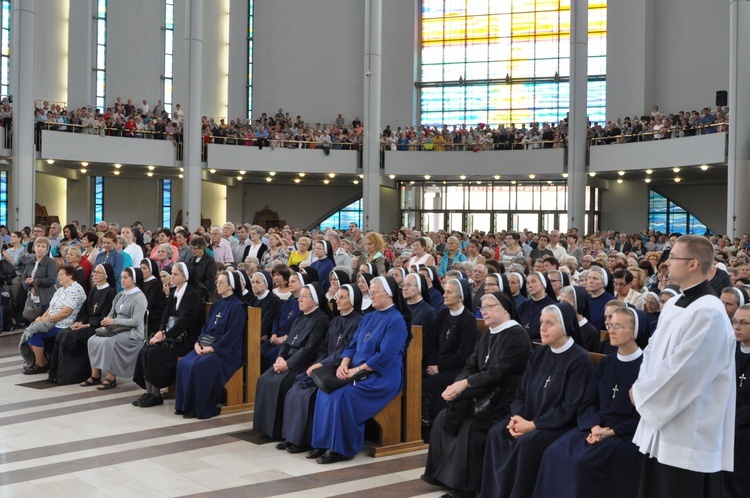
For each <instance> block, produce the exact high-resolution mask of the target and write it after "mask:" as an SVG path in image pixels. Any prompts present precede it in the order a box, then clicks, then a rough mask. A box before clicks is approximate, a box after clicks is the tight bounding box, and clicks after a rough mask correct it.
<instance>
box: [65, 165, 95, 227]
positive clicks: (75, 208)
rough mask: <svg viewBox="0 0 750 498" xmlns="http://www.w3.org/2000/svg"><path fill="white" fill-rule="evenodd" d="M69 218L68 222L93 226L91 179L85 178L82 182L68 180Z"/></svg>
mask: <svg viewBox="0 0 750 498" xmlns="http://www.w3.org/2000/svg"><path fill="white" fill-rule="evenodd" d="M67 182H68V185H67V192H68V206H67V212H68V218H67V220H66V221H67V222H70V221H73V220H78V222H79V223H80V224H82V225H86V226H91V224H92V222H93V221H94V218H93V214H94V206H93V198H92V195H91V193H92V192H91V177H90V176H84V177H83V178H82V179H80V180H71V179H68V180H67Z"/></svg>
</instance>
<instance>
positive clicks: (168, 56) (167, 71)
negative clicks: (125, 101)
mask: <svg viewBox="0 0 750 498" xmlns="http://www.w3.org/2000/svg"><path fill="white" fill-rule="evenodd" d="M173 70H174V0H165V2H164V74H163V75H162V80H163V81H164V101H163V104H164V110H165V111H167V112H168V113H169V115H170V116H171V115H172V100H173V95H174V79H173Z"/></svg>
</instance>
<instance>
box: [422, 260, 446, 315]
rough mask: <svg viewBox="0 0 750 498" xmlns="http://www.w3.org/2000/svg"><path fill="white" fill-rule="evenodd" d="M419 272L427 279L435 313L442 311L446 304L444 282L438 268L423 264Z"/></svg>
mask: <svg viewBox="0 0 750 498" xmlns="http://www.w3.org/2000/svg"><path fill="white" fill-rule="evenodd" d="M419 273H421V274H422V275H424V277H425V279H427V287H428V288H429V292H430V302H431V304H432V307H433V308H435V313H440V312H441V311H443V308H445V305H444V304H443V284H442V282H440V277H439V276H438V272H437V268H435V267H434V266H422V267H420V268H419Z"/></svg>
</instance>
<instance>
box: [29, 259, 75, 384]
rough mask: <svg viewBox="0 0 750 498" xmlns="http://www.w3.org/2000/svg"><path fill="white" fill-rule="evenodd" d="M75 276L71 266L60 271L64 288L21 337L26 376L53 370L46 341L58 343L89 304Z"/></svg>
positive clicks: (59, 290) (58, 290)
mask: <svg viewBox="0 0 750 498" xmlns="http://www.w3.org/2000/svg"><path fill="white" fill-rule="evenodd" d="M75 274H76V271H75V269H74V268H73V267H71V266H63V267H61V268H60V270H58V272H57V279H58V281H59V282H60V285H61V287H60V288H59V289H57V291H55V294H54V295H53V296H52V300H51V301H50V304H49V308H47V310H46V311H45V312H44V313H43V314H42V316H40V317H39V318H37V319H36V320H35V321H34V323H32V324H31V325H29V327H28V328H27V329H26V331H25V332H24V333H23V334H22V335H21V342H20V344H19V345H18V349H19V352H20V353H21V356H22V357H23V359H24V370H23V373H24V374H27V375H32V374H40V373H46V372H47V371H48V370H49V365H50V364H49V361H47V357H46V356H45V354H44V349H45V340H46V339H53V340H54V338H55V337H56V336H57V333H58V332H59V331H60V330H62V329H66V328H68V327H70V326H71V325H72V324H73V323H74V322H75V321H76V317H77V316H78V312H79V311H80V310H81V307H82V306H83V303H84V301H86V293H85V292H84V291H83V288H82V287H81V286H80V285H79V284H78V282H76V281H75Z"/></svg>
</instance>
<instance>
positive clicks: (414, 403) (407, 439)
mask: <svg viewBox="0 0 750 498" xmlns="http://www.w3.org/2000/svg"><path fill="white" fill-rule="evenodd" d="M411 333H412V336H413V337H412V340H411V343H410V344H409V348H408V349H407V350H406V378H405V379H404V380H405V382H404V389H402V390H401V392H400V393H399V394H398V395H397V396H396V397H395V398H393V399H392V400H391V402H390V403H388V404H387V405H386V407H385V408H383V409H382V410H381V411H380V413H378V414H377V415H375V417H373V418H372V420H373V421H375V423H376V424H377V425H378V426H379V427H380V435H381V437H380V444H379V445H377V446H373V447H371V449H370V454H371V455H372V456H373V457H382V456H388V455H398V454H401V453H407V452H410V451H417V450H421V449H424V448H427V446H428V445H427V444H425V443H424V441H422V327H421V326H420V325H415V326H413V327H412V328H411Z"/></svg>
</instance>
